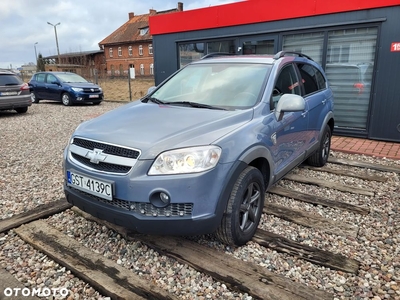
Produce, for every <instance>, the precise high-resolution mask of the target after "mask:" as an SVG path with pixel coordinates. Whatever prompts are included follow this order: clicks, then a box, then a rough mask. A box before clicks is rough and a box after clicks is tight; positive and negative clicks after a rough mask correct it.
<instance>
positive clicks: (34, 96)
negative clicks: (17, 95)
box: [31, 92, 40, 103]
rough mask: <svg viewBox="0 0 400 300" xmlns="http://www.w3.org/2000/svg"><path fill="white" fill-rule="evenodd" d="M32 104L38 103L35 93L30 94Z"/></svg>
mask: <svg viewBox="0 0 400 300" xmlns="http://www.w3.org/2000/svg"><path fill="white" fill-rule="evenodd" d="M31 100H32V103H39V100H40V99H39V98H38V97H37V96H36V94H35V92H31Z"/></svg>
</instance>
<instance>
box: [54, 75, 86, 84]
mask: <svg viewBox="0 0 400 300" xmlns="http://www.w3.org/2000/svg"><path fill="white" fill-rule="evenodd" d="M57 76H58V78H60V80H61V81H62V82H88V81H87V80H86V79H85V78H83V77H81V76H79V75H78V74H73V73H72V74H67V73H66V74H57Z"/></svg>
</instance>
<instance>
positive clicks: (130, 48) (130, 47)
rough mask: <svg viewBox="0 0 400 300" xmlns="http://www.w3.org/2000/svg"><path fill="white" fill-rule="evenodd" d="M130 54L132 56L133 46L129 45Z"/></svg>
mask: <svg viewBox="0 0 400 300" xmlns="http://www.w3.org/2000/svg"><path fill="white" fill-rule="evenodd" d="M128 54H129V56H132V46H129V47H128Z"/></svg>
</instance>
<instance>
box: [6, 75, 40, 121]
mask: <svg viewBox="0 0 400 300" xmlns="http://www.w3.org/2000/svg"><path fill="white" fill-rule="evenodd" d="M31 105H32V101H31V97H30V95H29V86H28V84H27V83H25V82H23V81H22V79H21V77H19V76H18V75H17V74H15V73H14V72H11V71H8V70H0V110H16V111H17V113H26V112H27V111H28V106H31Z"/></svg>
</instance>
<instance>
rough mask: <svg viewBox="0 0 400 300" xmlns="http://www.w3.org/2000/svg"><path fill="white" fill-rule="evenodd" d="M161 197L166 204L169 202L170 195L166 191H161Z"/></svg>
mask: <svg viewBox="0 0 400 300" xmlns="http://www.w3.org/2000/svg"><path fill="white" fill-rule="evenodd" d="M160 199H161V201H162V202H164V203H165V204H167V203H168V202H169V196H168V195H167V194H166V193H163V192H161V193H160Z"/></svg>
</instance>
